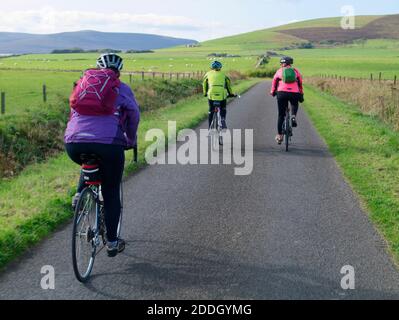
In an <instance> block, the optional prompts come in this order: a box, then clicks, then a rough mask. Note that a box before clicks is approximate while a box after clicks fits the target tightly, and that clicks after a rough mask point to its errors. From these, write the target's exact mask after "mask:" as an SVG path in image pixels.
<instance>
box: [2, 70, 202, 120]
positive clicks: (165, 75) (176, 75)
mask: <svg viewBox="0 0 399 320" xmlns="http://www.w3.org/2000/svg"><path fill="white" fill-rule="evenodd" d="M0 70H15V69H7V68H1V69H0ZM18 70H22V71H24V70H25V71H39V72H42V71H43V72H48V71H51V72H75V73H76V72H81V70H48V69H18ZM204 75H205V71H195V72H150V71H126V72H122V73H121V77H122V78H124V80H125V81H126V82H128V83H129V84H130V85H132V84H133V83H134V81H145V80H150V79H162V80H165V81H179V80H184V79H197V80H200V79H202V78H203V77H204ZM71 86H72V84H71ZM38 88H40V91H37V92H36V94H35V95H37V96H41V102H43V103H47V102H48V100H49V94H52V93H54V92H52V91H51V89H50V90H49V87H48V86H47V85H46V84H45V83H43V85H42V86H41V87H40V85H39V86H38ZM38 90H39V89H38ZM56 93H58V92H56ZM30 94H32V93H30ZM10 95H11V94H8V93H7V91H6V90H0V115H4V114H6V111H7V110H8V109H7V108H8V100H9V97H10ZM22 96H23V93H18V96H15V95H14V96H13V98H14V99H15V98H21V97H22Z"/></svg>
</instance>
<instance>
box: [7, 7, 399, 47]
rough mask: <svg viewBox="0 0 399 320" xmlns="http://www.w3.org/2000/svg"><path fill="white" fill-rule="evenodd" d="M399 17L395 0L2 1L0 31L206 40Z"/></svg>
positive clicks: (398, 8)
mask: <svg viewBox="0 0 399 320" xmlns="http://www.w3.org/2000/svg"><path fill="white" fill-rule="evenodd" d="M345 5H352V6H353V7H354V9H355V13H356V14H357V15H364V14H366V15H371V14H394V13H399V0H379V1H375V0H331V1H321V0H273V1H272V0H216V1H215V0H197V1H193V0H111V1H110V0H107V1H103V0H97V1H93V0H68V1H66V0H51V1H50V0H12V1H2V4H1V9H0V10H1V11H0V31H12V32H29V33H56V32H63V31H77V30H88V29H90V30H98V31H109V32H139V33H155V34H161V35H167V36H175V37H184V38H190V39H196V40H201V41H202V40H207V39H213V38H218V37H222V36H227V35H233V34H238V33H242V32H247V31H252V30H257V29H264V28H268V27H272V26H277V25H281V24H285V23H289V22H294V21H301V20H307V19H314V18H322V17H332V16H341V8H342V7H343V6H345Z"/></svg>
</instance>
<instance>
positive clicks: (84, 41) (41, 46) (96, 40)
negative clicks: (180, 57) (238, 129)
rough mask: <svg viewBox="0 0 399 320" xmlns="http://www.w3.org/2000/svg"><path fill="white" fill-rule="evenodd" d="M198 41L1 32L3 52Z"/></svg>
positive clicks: (161, 45) (140, 46)
mask: <svg viewBox="0 0 399 320" xmlns="http://www.w3.org/2000/svg"><path fill="white" fill-rule="evenodd" d="M191 43H197V41H195V40H190V39H178V38H171V37H164V36H157V35H149V34H139V33H105V32H97V31H78V32H65V33H57V34H48V35H38V34H27V33H11V32H0V54H9V53H12V54H23V53H50V52H52V51H53V50H56V49H69V48H76V47H78V48H82V49H84V50H94V49H103V48H114V49H119V50H153V49H162V48H169V47H174V46H179V45H186V44H191Z"/></svg>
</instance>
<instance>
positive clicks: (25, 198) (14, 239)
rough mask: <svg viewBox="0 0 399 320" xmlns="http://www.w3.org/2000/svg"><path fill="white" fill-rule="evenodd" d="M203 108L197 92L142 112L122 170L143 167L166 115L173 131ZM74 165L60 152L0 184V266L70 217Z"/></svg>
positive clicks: (197, 118) (247, 84) (245, 84)
mask: <svg viewBox="0 0 399 320" xmlns="http://www.w3.org/2000/svg"><path fill="white" fill-rule="evenodd" d="M259 81H260V80H259V79H251V80H247V81H242V82H241V83H240V84H238V85H237V86H236V87H235V88H234V90H235V91H236V92H237V93H243V92H245V91H247V90H248V89H249V88H251V87H252V86H253V85H255V84H256V83H258V82H259ZM207 113H208V107H207V103H206V101H205V98H203V97H202V96H198V95H197V96H195V97H192V98H189V99H187V100H184V101H181V102H179V103H177V104H176V105H173V106H169V107H166V108H163V109H160V110H155V111H151V112H146V113H144V114H143V117H142V122H141V124H140V128H139V155H140V156H139V163H138V164H131V159H132V154H131V152H129V153H128V154H127V166H126V172H125V174H130V173H132V172H134V171H136V170H137V169H138V168H140V167H143V166H145V160H144V151H145V149H146V147H147V146H148V145H149V144H151V142H147V143H146V142H144V136H145V132H146V131H147V130H149V129H152V128H159V129H164V130H165V132H167V131H166V128H167V122H168V120H173V121H177V126H178V130H180V129H183V128H190V127H194V126H196V125H198V124H199V123H200V122H201V121H202V120H204V119H205V118H206V116H207ZM78 174H79V168H78V166H76V165H75V164H74V163H73V162H72V161H70V160H69V158H68V157H67V156H66V155H65V154H62V155H59V156H57V157H54V158H52V159H50V160H48V161H47V162H45V163H40V164H34V165H30V166H28V167H27V168H26V169H25V170H24V171H23V172H22V173H21V174H20V175H19V176H18V177H16V178H14V179H11V180H9V181H4V182H2V183H0V268H2V267H4V266H5V265H6V264H7V263H8V262H10V261H11V260H12V259H14V258H15V257H17V256H18V255H19V254H21V253H22V252H24V251H25V250H27V249H28V248H29V247H31V246H32V245H34V244H36V243H37V242H39V241H40V240H41V239H43V238H44V237H45V236H47V235H48V234H49V233H50V232H51V231H54V230H55V229H56V228H57V227H59V226H60V224H62V223H64V222H66V221H68V220H69V219H70V218H71V216H72V214H73V213H72V211H71V208H70V201H71V196H72V195H73V194H74V192H75V190H76V189H75V188H76V183H77V179H78Z"/></svg>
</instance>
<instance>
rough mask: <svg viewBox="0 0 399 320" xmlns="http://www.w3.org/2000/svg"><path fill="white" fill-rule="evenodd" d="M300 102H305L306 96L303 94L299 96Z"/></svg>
mask: <svg viewBox="0 0 399 320" xmlns="http://www.w3.org/2000/svg"><path fill="white" fill-rule="evenodd" d="M299 102H300V103H303V102H305V96H304V94H303V93H301V94H300V96H299Z"/></svg>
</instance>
